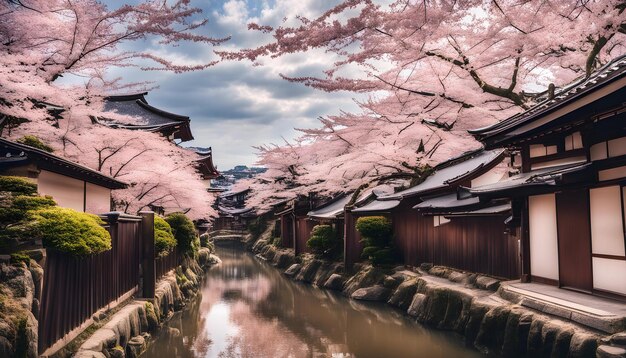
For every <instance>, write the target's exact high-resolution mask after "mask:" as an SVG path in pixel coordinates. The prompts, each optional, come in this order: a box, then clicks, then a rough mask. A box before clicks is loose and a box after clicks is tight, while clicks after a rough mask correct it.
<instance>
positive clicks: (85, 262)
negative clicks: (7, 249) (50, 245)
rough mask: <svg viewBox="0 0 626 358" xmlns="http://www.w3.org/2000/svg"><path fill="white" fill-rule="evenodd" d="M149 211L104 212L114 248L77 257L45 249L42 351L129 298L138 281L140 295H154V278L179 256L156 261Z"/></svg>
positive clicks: (151, 220) (152, 220)
mask: <svg viewBox="0 0 626 358" xmlns="http://www.w3.org/2000/svg"><path fill="white" fill-rule="evenodd" d="M153 215H154V214H153V213H152V212H146V213H142V216H133V215H126V214H122V213H110V214H107V215H106V219H107V229H108V231H109V233H110V234H111V246H112V247H111V250H109V251H106V252H102V253H100V254H96V255H91V256H87V257H82V258H76V257H73V256H70V255H67V254H64V253H61V252H57V251H53V250H47V253H46V262H45V270H44V279H43V287H42V292H41V305H40V310H39V345H38V347H39V352H40V353H43V352H45V351H46V350H47V349H50V350H51V351H54V350H55V349H56V348H57V347H60V346H63V345H64V344H65V343H67V342H69V341H70V340H71V339H73V338H74V337H75V336H76V335H77V334H78V333H80V332H81V331H82V330H83V329H85V328H86V327H88V325H89V324H90V322H91V317H92V315H93V314H94V313H96V312H97V311H98V310H100V309H102V308H105V307H112V306H115V305H116V304H117V303H119V302H121V301H123V300H124V299H126V298H128V297H130V296H131V295H132V294H134V293H135V292H137V291H138V289H139V283H140V282H143V287H142V291H141V292H139V295H141V296H142V297H148V298H150V297H153V296H154V286H155V281H156V279H157V278H159V277H161V276H162V275H163V274H164V273H165V272H167V271H165V272H164V271H163V270H166V269H167V270H170V269H172V268H174V266H175V264H177V263H178V261H179V259H178V254H177V252H176V251H174V252H173V254H170V255H168V256H167V257H164V258H163V259H162V260H155V258H154V231H153V225H154V216H153ZM142 265H143V269H142V268H141V267H142ZM156 270H159V271H158V272H159V274H158V275H156V274H155V271H156ZM142 271H143V273H141V272H142ZM140 274H142V275H143V277H140Z"/></svg>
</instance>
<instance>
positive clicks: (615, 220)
mask: <svg viewBox="0 0 626 358" xmlns="http://www.w3.org/2000/svg"><path fill="white" fill-rule="evenodd" d="M589 206H590V211H591V247H592V252H593V253H594V254H605V255H618V256H624V231H623V226H622V220H623V216H622V193H621V191H620V187H619V186H616V185H615V186H607V187H604V188H595V189H591V190H589ZM625 277H626V276H625ZM624 281H626V278H625V279H624Z"/></svg>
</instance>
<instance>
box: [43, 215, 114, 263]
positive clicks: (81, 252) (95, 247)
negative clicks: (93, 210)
mask: <svg viewBox="0 0 626 358" xmlns="http://www.w3.org/2000/svg"><path fill="white" fill-rule="evenodd" d="M33 218H34V220H35V222H34V223H33V226H34V233H35V236H36V237H37V238H40V239H41V240H42V241H43V244H44V246H45V247H47V248H51V249H54V250H57V251H61V252H64V253H68V254H70V255H73V256H86V255H93V254H98V253H101V252H104V251H107V250H110V249H111V235H110V234H109V232H108V231H107V230H106V229H105V228H104V227H102V225H104V221H102V219H100V218H99V217H98V216H97V215H93V214H88V213H81V212H78V211H75V210H72V209H67V208H60V207H53V208H48V209H43V210H38V211H36V212H34V216H33Z"/></svg>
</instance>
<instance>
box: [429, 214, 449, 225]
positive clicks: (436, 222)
mask: <svg viewBox="0 0 626 358" xmlns="http://www.w3.org/2000/svg"><path fill="white" fill-rule="evenodd" d="M433 219H434V225H435V227H437V226H440V225H443V224H447V223H449V222H450V219H447V218H445V217H443V216H441V215H436V216H433Z"/></svg>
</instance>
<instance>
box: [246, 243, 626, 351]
mask: <svg viewBox="0 0 626 358" xmlns="http://www.w3.org/2000/svg"><path fill="white" fill-rule="evenodd" d="M266 234H267V233H265V234H263V235H261V238H260V239H259V240H258V241H256V243H254V245H253V246H252V247H251V248H252V251H253V252H254V253H256V254H257V257H259V258H261V259H263V260H266V261H268V262H270V263H271V264H272V265H274V266H275V267H276V268H278V269H281V270H284V274H285V275H286V276H287V277H290V278H291V279H293V280H296V281H300V282H304V283H310V284H313V285H316V286H318V287H320V288H325V289H330V290H337V291H341V292H342V293H343V294H344V295H345V296H348V297H351V298H352V299H356V300H365V301H378V302H387V303H388V304H389V305H391V306H394V307H397V308H398V309H400V310H402V311H404V312H406V314H407V315H410V316H412V317H414V318H415V319H416V320H417V321H418V322H421V323H423V324H425V325H428V326H431V327H434V328H437V329H441V330H448V331H453V332H456V333H458V334H460V335H462V336H463V337H464V339H465V342H466V344H467V345H468V346H473V347H475V348H476V349H478V350H480V351H481V352H484V353H495V354H497V355H502V356H504V357H596V356H597V357H603V358H604V357H626V351H625V350H624V347H626V334H625V333H617V334H614V335H612V336H607V334H606V333H602V332H601V331H598V330H593V329H590V328H588V327H585V326H583V325H579V324H576V323H574V322H571V321H567V320H563V319H559V318H558V317H555V316H553V315H549V314H546V313H544V312H540V311H537V310H534V309H531V308H527V307H523V306H521V305H518V304H516V303H514V302H511V301H508V300H506V299H504V298H503V297H502V295H501V294H500V291H501V289H500V284H501V283H500V281H499V280H496V279H494V278H491V277H487V276H481V275H476V274H467V273H462V272H458V271H455V270H451V269H449V268H446V267H438V266H435V267H433V266H432V265H422V266H421V267H419V268H411V267H405V266H399V267H396V268H393V269H381V268H376V267H372V266H370V265H360V266H357V267H356V268H355V272H356V273H355V274H353V275H347V274H345V273H344V268H343V265H342V264H340V263H329V262H325V261H322V260H318V259H316V258H315V257H313V256H312V255H306V254H305V255H301V256H300V257H294V254H293V251H292V250H286V249H279V248H276V247H275V246H273V245H272V244H271V242H272V239H271V238H270V237H268V235H266ZM247 239H248V241H249V237H248V238H247Z"/></svg>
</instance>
